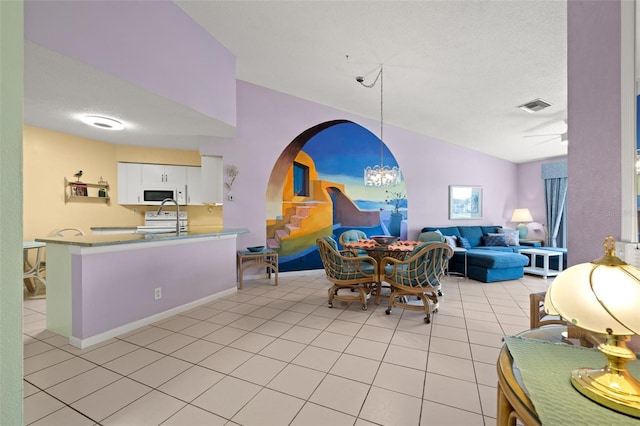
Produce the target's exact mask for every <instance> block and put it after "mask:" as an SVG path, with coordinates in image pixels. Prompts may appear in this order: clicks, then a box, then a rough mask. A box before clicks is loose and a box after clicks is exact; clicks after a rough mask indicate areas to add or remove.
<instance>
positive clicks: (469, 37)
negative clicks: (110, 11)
mask: <svg viewBox="0 0 640 426" xmlns="http://www.w3.org/2000/svg"><path fill="white" fill-rule="evenodd" d="M174 3H176V4H177V5H178V6H179V7H181V8H182V9H183V10H184V11H185V12H186V13H187V14H188V15H190V16H191V17H192V18H193V19H194V20H195V21H196V22H198V23H199V24H200V25H201V26H202V27H203V28H205V29H206V30H207V31H208V32H209V33H210V34H211V35H212V36H213V37H214V38H216V39H217V40H218V41H220V42H221V43H222V44H223V45H225V47H227V48H228V49H229V50H230V51H231V52H232V53H233V54H234V55H235V56H236V58H237V77H238V79H240V80H244V81H248V82H251V83H255V84H258V85H260V86H264V87H267V88H270V89H274V90H277V91H280V92H283V93H287V94H291V95H294V96H297V97H300V98H303V99H308V100H310V101H314V102H318V103H321V104H325V105H329V106H332V107H335V108H337V109H340V110H343V111H348V112H351V113H355V114H358V115H362V116H366V117H371V118H374V119H379V117H380V99H379V95H380V93H379V91H378V90H377V89H376V90H366V89H364V88H363V87H362V86H360V85H359V84H357V83H356V82H355V77H356V76H364V77H365V79H366V81H367V82H371V81H372V80H373V78H374V77H375V74H376V72H377V69H378V67H379V65H380V64H384V121H385V123H387V124H392V125H395V126H398V127H402V128H405V129H409V130H411V131H414V132H417V133H420V134H424V135H429V136H432V137H435V138H438V139H442V140H444V141H447V142H450V143H454V144H457V145H461V146H465V147H468V148H470V149H474V150H478V151H482V152H485V153H487V154H490V155H493V156H496V157H499V158H503V159H506V160H510V161H513V162H516V163H520V162H527V161H532V160H537V159H542V158H548V157H554V156H559V155H565V154H566V152H567V151H566V146H562V145H560V143H559V141H560V137H559V136H556V137H553V136H551V137H549V136H547V137H525V136H527V135H536V134H555V133H557V134H560V133H563V132H565V131H566V124H565V122H564V120H565V119H566V115H567V78H566V68H567V65H566V64H567V54H566V44H567V43H566V33H567V31H566V21H567V17H566V2H565V1H555V0H554V1H519V0H516V1H509V2H506V1H488V0H484V1H411V2H405V1H289V2H280V1H175V2H174ZM141 25H144V23H141ZM43 70H47V71H46V72H44V71H43ZM95 81H99V82H100V84H97V85H96V84H92V83H93V82H95ZM52 83H55V84H52ZM89 87H91V89H89ZM535 98H542V99H544V100H546V101H548V102H549V103H551V104H552V106H551V107H550V108H548V109H546V110H544V111H541V112H538V113H535V114H529V113H526V112H523V111H521V110H519V109H517V108H516V107H517V106H518V105H520V104H523V103H525V102H528V101H531V100H533V99H535ZM89 107H90V108H92V110H94V111H95V112H102V113H105V114H106V113H109V112H110V111H118V112H124V114H119V115H120V116H127V117H129V120H130V121H131V122H132V124H134V126H133V127H132V128H131V130H128V133H126V134H125V133H120V135H118V136H114V134H115V133H114V132H109V133H110V135H108V136H104V132H102V134H101V133H100V132H98V131H96V130H93V129H83V128H81V125H80V124H77V123H76V122H75V121H74V120H73V119H71V118H70V116H71V115H72V114H74V113H77V112H78V111H84V110H86V108H89ZM25 122H26V123H28V124H34V125H38V126H41V127H46V128H52V129H54V130H59V131H65V132H69V133H73V134H79V135H81V136H85V137H90V138H94V139H99V140H107V141H109V142H114V143H127V144H136V145H147V146H160V147H176V145H175V143H176V142H175V141H176V139H177V137H179V139H180V141H181V144H180V147H184V148H190V149H198V146H199V143H200V142H202V141H203V140H206V137H207V136H215V135H221V134H222V133H224V129H221V128H220V127H219V125H218V123H216V122H215V121H213V120H209V119H207V117H204V116H202V115H200V114H198V113H196V112H194V111H192V110H189V109H187V108H184V107H183V106H181V105H178V104H172V103H170V102H168V101H167V100H166V99H161V98H159V97H157V96H154V95H152V94H149V93H144V91H142V90H141V89H139V88H136V87H134V86H133V85H130V84H127V83H126V82H123V81H121V80H118V79H117V78H115V77H113V76H109V75H106V74H104V73H101V72H99V71H97V70H95V69H91V68H90V67H88V66H86V65H84V64H81V63H78V62H76V61H73V60H71V59H69V58H65V57H61V56H60V55H57V54H56V53H54V52H50V51H47V50H46V49H43V48H40V47H39V46H37V45H34V44H32V43H25ZM135 123H144V125H138V126H136V125H135Z"/></svg>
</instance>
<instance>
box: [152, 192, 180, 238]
mask: <svg viewBox="0 0 640 426" xmlns="http://www.w3.org/2000/svg"><path fill="white" fill-rule="evenodd" d="M165 203H173V204H175V205H176V235H177V236H180V206H179V205H178V202H177V201H176V200H174V199H173V198H165V199H164V200H162V203H160V208H158V211H157V212H156V215H159V214H160V212H161V211H162V208H163V207H164V205H165Z"/></svg>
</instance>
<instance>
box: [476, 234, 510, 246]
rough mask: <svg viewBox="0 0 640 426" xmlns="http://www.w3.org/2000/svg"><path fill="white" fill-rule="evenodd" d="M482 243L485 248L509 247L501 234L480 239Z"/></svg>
mask: <svg viewBox="0 0 640 426" xmlns="http://www.w3.org/2000/svg"><path fill="white" fill-rule="evenodd" d="M482 242H483V243H484V245H485V246H487V247H509V244H507V238H506V237H505V236H504V235H502V234H489V235H485V236H484V237H482Z"/></svg>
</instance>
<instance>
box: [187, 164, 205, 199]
mask: <svg viewBox="0 0 640 426" xmlns="http://www.w3.org/2000/svg"><path fill="white" fill-rule="evenodd" d="M186 170H187V204H188V205H194V204H202V174H201V173H200V167H193V166H187V167H186Z"/></svg>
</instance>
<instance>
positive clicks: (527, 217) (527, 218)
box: [511, 209, 533, 240]
mask: <svg viewBox="0 0 640 426" xmlns="http://www.w3.org/2000/svg"><path fill="white" fill-rule="evenodd" d="M511 222H520V223H519V224H518V226H516V229H517V230H518V232H519V233H520V235H519V237H520V239H521V240H524V239H525V238H526V236H527V233H528V232H529V228H527V225H525V223H526V222H533V217H532V216H531V212H530V211H529V209H515V210H514V211H513V216H511Z"/></svg>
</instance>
